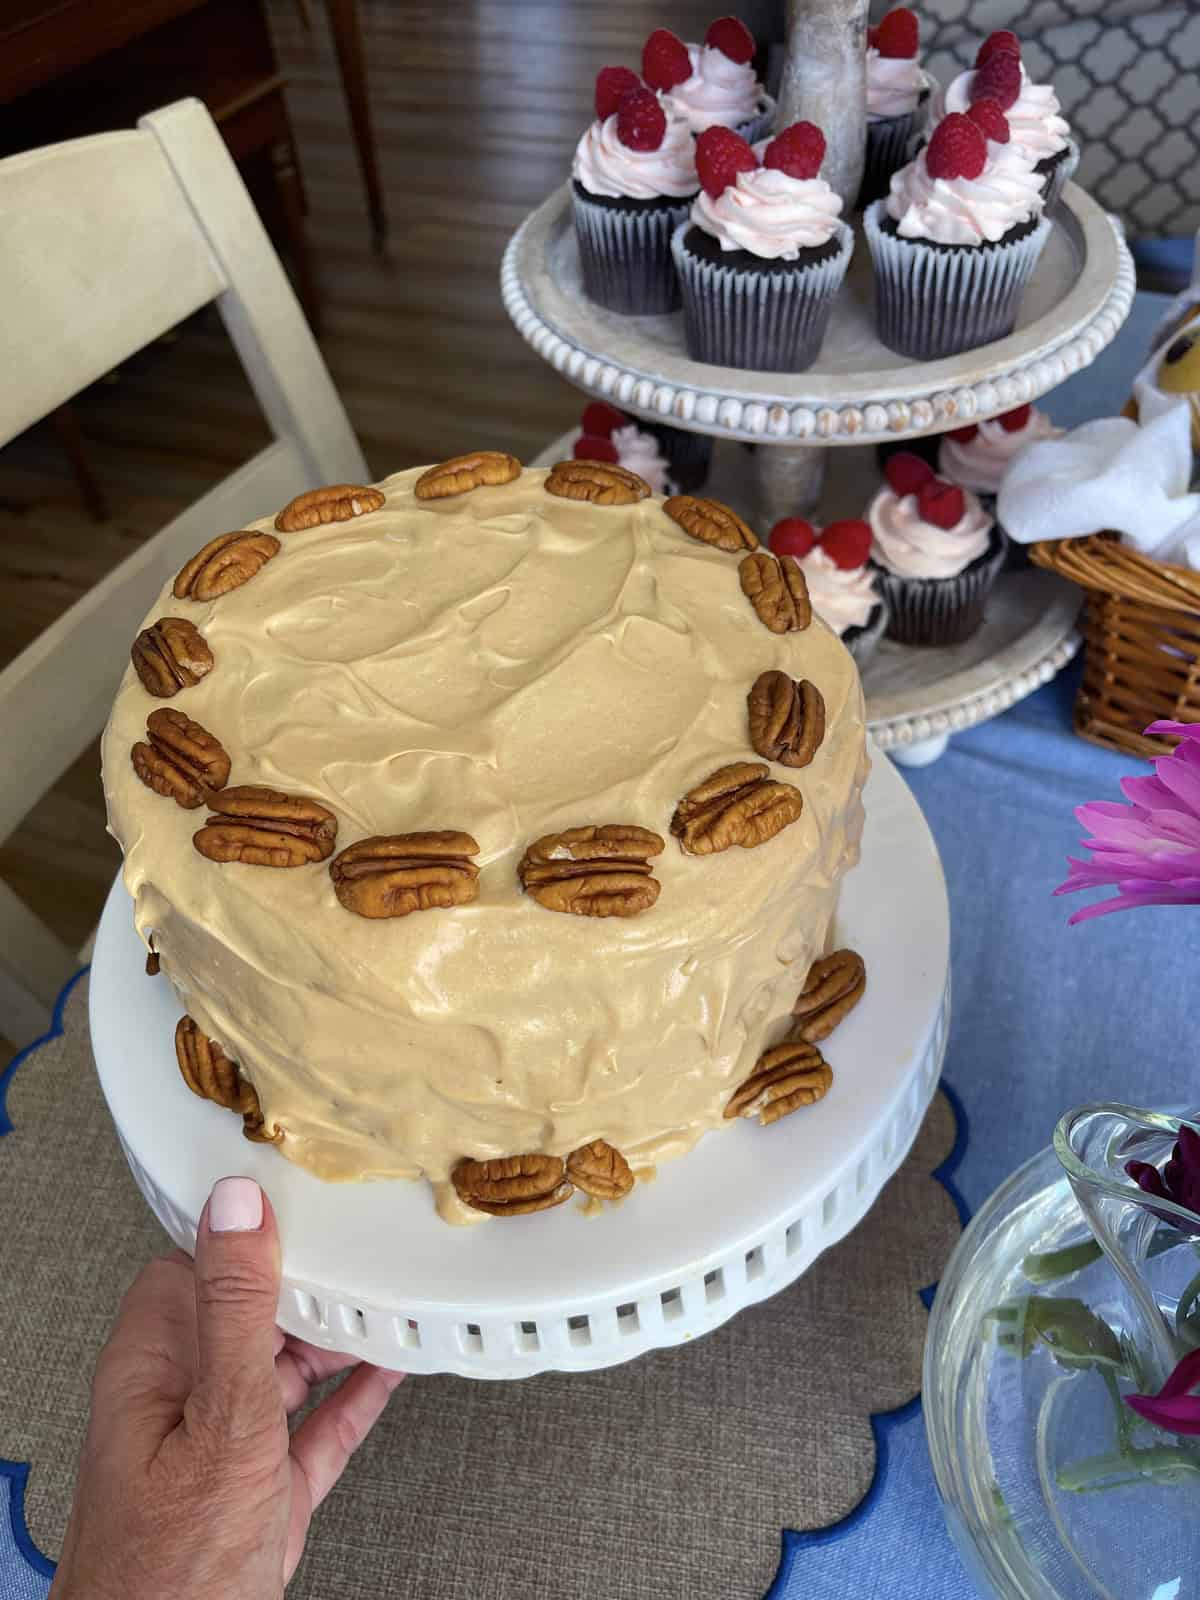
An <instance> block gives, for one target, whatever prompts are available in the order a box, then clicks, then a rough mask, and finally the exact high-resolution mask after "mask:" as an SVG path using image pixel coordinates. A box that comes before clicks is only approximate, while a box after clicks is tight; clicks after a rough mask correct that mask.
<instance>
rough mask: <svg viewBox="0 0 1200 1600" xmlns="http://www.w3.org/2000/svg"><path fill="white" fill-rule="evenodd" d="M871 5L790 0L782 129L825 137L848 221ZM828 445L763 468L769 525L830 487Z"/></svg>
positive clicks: (858, 168)
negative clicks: (806, 126)
mask: <svg viewBox="0 0 1200 1600" xmlns="http://www.w3.org/2000/svg"><path fill="white" fill-rule="evenodd" d="M868 8H869V0H788V3H787V18H788V29H787V52H786V55H785V57H784V63H783V79H782V82H781V84H780V90H779V110H778V113H777V115H776V118H775V126H776V127H777V128H788V127H790V126H791V124H792V123H793V122H799V121H800V120H801V119H802V118H803V119H805V120H806V121H808V122H815V123H816V125H817V127H818V128H820V129H821V130H822V132H823V133H824V135H825V160H824V162H823V163H822V166H821V176H822V177H823V178H824V179H825V181H826V182H827V183H828V184H829V186H830V188H831V189H833V191H834V192H835V194H838V195H840V196H841V201H842V215H843V216H845V217H849V216H850V214H851V212H852V210H853V208H854V202H855V199H856V198H857V196H858V191H859V187H860V185H861V183H862V174H863V162H864V159H865V156H866V148H867V49H866V46H867V11H868ZM826 450H827V446H825V445H823V444H803V445H790V444H777V445H773V446H772V447H771V449H770V450H765V451H763V452H762V454H761V457H760V460H759V463H758V487H759V496H758V498H759V505H760V507H761V509H762V513H763V516H764V519H765V520H766V521H767V524H768V526H769V525H770V524H772V523H775V522H778V521H779V519H780V517H786V516H791V515H793V514H794V513H795V512H797V511H812V510H813V509H814V508H815V507H816V506H817V505H818V504H819V502H820V499H821V490H822V488H823V487H824V483H825V456H826Z"/></svg>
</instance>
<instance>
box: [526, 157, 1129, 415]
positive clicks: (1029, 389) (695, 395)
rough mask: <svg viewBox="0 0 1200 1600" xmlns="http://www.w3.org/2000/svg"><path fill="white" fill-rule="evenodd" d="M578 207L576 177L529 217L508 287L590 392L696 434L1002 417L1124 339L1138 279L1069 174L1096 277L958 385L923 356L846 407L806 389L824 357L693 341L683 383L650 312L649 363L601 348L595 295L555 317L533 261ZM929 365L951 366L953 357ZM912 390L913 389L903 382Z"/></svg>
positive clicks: (548, 348)
mask: <svg viewBox="0 0 1200 1600" xmlns="http://www.w3.org/2000/svg"><path fill="white" fill-rule="evenodd" d="M569 206H570V187H569V185H564V186H563V187H562V188H561V189H559V190H557V191H556V192H555V193H554V194H552V195H551V196H550V197H549V199H547V200H546V201H544V202H543V204H542V205H541V206H539V207H538V209H537V210H536V211H534V212H532V213H531V214H530V215H529V216H528V217H526V219H525V221H524V222H523V223H522V224H521V226H520V227H519V228H518V229H517V231H516V233H515V234H514V235H513V237H512V238H511V239H510V241H509V243H508V246H507V248H506V249H505V252H504V260H503V264H502V266H501V271H500V291H501V295H502V297H503V300H504V306H505V310H506V311H507V312H508V314H509V316H510V317H511V319H512V321H513V323H514V324H515V326H516V328H517V331H518V333H520V335H521V337H522V338H523V339H525V340H526V342H527V343H528V344H530V345H532V347H533V348H534V350H536V351H537V353H538V355H540V356H541V357H542V359H543V360H545V361H548V362H549V363H550V365H551V366H552V367H554V368H555V369H556V370H557V371H558V372H560V373H562V375H563V376H564V377H565V378H567V379H569V381H570V382H572V383H574V384H576V385H577V386H578V387H579V388H581V389H583V390H585V391H586V392H587V393H589V394H593V395H596V396H598V397H600V398H601V399H605V400H611V401H613V403H614V404H616V405H619V406H621V407H622V408H623V409H625V410H628V411H631V412H635V413H637V414H639V415H641V416H643V417H648V418H652V419H655V420H658V421H663V422H669V423H671V424H673V425H674V426H676V427H680V428H684V429H686V430H688V431H691V432H696V433H708V434H712V435H714V436H715V437H717V438H725V439H740V440H743V441H749V442H751V443H764V444H770V443H774V444H779V445H788V444H793V445H804V444H808V445H816V446H822V445H846V444H872V443H876V442H881V441H887V440H895V439H900V438H905V437H911V436H913V435H919V434H922V433H937V432H944V431H946V430H948V429H950V428H954V427H961V426H964V425H966V424H967V423H969V422H972V421H979V420H986V419H987V418H988V417H993V416H998V415H1000V414H1001V413H1002V412H1004V411H1008V410H1011V409H1013V408H1014V407H1016V406H1019V405H1023V404H1024V403H1025V402H1026V401H1031V400H1035V399H1037V398H1038V396H1040V395H1043V394H1046V393H1047V392H1048V391H1049V390H1050V389H1053V388H1056V387H1057V385H1058V384H1060V383H1062V382H1064V381H1065V380H1066V379H1067V378H1069V377H1070V376H1071V375H1072V374H1073V373H1076V372H1079V371H1081V370H1083V369H1084V368H1085V367H1088V366H1090V365H1091V363H1092V362H1093V361H1094V360H1095V359H1096V357H1097V356H1098V355H1099V354H1100V352H1101V351H1102V350H1103V349H1104V348H1105V347H1106V346H1107V345H1109V344H1111V342H1112V340H1113V339H1114V338H1115V337H1116V335H1117V332H1118V331H1119V329H1120V327H1121V325H1122V323H1123V322H1124V321H1125V318H1126V317H1127V316H1128V314H1129V309H1130V306H1131V305H1132V304H1133V295H1134V290H1135V287H1136V276H1135V271H1134V265H1133V258H1132V256H1131V255H1130V253H1129V250H1128V248H1127V246H1126V244H1125V241H1124V238H1123V236H1122V234H1121V230H1120V226H1119V224H1118V223H1117V222H1116V221H1115V219H1114V218H1112V217H1111V216H1109V215H1108V214H1107V213H1106V212H1104V211H1103V210H1101V208H1100V207H1099V206H1098V205H1097V204H1096V203H1095V201H1093V200H1092V199H1090V198H1089V197H1088V195H1087V194H1085V193H1084V192H1083V190H1081V189H1080V188H1078V186H1077V185H1075V184H1068V185H1067V186H1066V188H1065V189H1064V191H1063V196H1062V200H1061V201H1060V206H1062V207H1065V209H1066V210H1067V211H1068V212H1069V213H1070V215H1071V218H1072V219H1073V223H1074V226H1075V228H1076V229H1077V230H1078V232H1079V234H1080V235H1081V237H1082V240H1083V243H1084V246H1085V251H1086V259H1085V265H1090V267H1091V273H1090V275H1089V281H1088V282H1087V283H1084V282H1082V281H1080V280H1082V279H1083V278H1084V276H1085V274H1084V273H1083V272H1081V273H1080V274H1079V277H1078V279H1077V280H1076V284H1075V287H1074V288H1073V289H1072V290H1070V291H1069V293H1068V295H1067V296H1066V298H1065V300H1064V301H1063V302H1061V303H1060V304H1059V305H1058V306H1056V307H1055V308H1053V309H1052V310H1051V311H1049V312H1047V313H1046V314H1045V315H1044V316H1042V317H1039V318H1038V319H1037V320H1036V321H1035V322H1033V323H1031V324H1030V325H1029V326H1028V327H1025V328H1019V329H1018V330H1017V331H1016V332H1015V333H1013V334H1011V335H1010V336H1009V337H1008V338H1007V339H1001V340H998V341H997V342H996V343H995V344H993V345H988V346H986V347H985V351H984V352H980V351H967V352H966V353H965V354H964V355H962V356H959V357H955V358H954V360H955V363H956V364H957V365H958V366H959V368H960V369H961V374H962V381H960V382H955V383H947V382H946V380H945V377H944V376H942V377H940V378H938V379H937V380H936V381H932V382H925V383H920V382H918V383H913V382H912V377H913V375H914V374H916V373H918V372H919V371H920V369H921V364H920V363H914V365H913V366H912V367H911V368H908V369H897V368H892V369H891V370H887V371H881V372H880V374H879V375H878V378H877V379H876V378H874V377H872V380H871V382H872V386H876V387H878V389H879V391H880V393H879V397H878V398H877V399H874V398H872V399H862V398H860V399H858V400H856V402H855V403H854V404H844V405H840V404H833V403H831V402H830V400H829V398H828V396H827V395H819V396H817V395H808V396H806V395H805V394H804V393H803V383H804V380H805V379H806V378H808V377H810V376H817V377H819V376H820V369H819V363H818V366H817V367H816V368H815V369H813V371H812V372H811V373H799V374H796V375H794V376H790V375H783V374H770V373H768V374H761V373H749V372H739V371H736V370H735V369H733V368H728V367H711V366H705V365H703V364H702V363H699V362H690V361H688V360H687V359H686V357H685V356H684V354H683V352H682V350H681V351H680V352H679V353H678V355H675V356H672V357H671V359H672V360H674V361H678V363H679V364H680V365H681V366H685V367H687V368H688V369H689V377H691V375H693V374H694V375H696V377H695V378H692V381H688V380H686V379H684V378H679V379H676V380H674V381H672V379H671V378H670V377H669V376H668V375H667V374H665V373H661V372H658V373H656V372H654V371H652V370H650V365H649V363H650V361H652V360H654V359H655V358H656V357H657V358H659V359H661V355H662V352H661V350H660V349H659V348H658V347H657V346H655V345H654V344H653V343H652V342H648V341H647V342H644V343H643V344H639V338H638V333H637V323H638V320H639V319H637V318H629V319H627V320H628V322H629V323H630V324H631V331H630V334H629V348H630V351H631V352H633V351H639V352H640V353H641V354H642V355H644V357H645V360H646V364H645V365H640V364H638V361H637V360H636V359H633V358H630V359H626V360H625V361H621V360H620V359H618V358H617V357H616V356H615V355H614V354H613V353H612V352H611V351H607V350H605V349H602V348H598V345H599V343H600V340H599V339H598V338H597V337H596V335H595V333H594V321H592V320H590V319H589V314H588V302H587V301H586V300H581V301H580V302H579V303H578V304H577V306H576V307H575V308H574V315H573V317H572V320H571V323H570V325H569V326H566V325H564V326H555V325H554V324H553V323H552V322H550V321H549V320H547V319H546V317H545V316H544V315H543V308H542V307H541V306H540V305H539V303H538V297H537V293H536V287H535V272H534V266H533V263H534V262H535V260H536V259H537V256H538V253H539V251H540V252H541V253H542V255H543V256H544V253H545V248H546V245H547V243H548V242H549V240H550V238H551V236H552V234H553V233H554V231H555V229H557V228H560V227H562V226H563V225H564V215H565V213H566V212H567V211H568V209H569ZM1068 303H1070V305H1071V306H1072V308H1073V309H1072V310H1071V313H1070V315H1069V316H1068V317H1067V318H1066V319H1065V320H1066V322H1067V331H1066V332H1065V333H1056V332H1055V331H1054V328H1055V326H1056V325H1058V326H1061V324H1062V323H1063V321H1064V318H1063V310H1064V307H1065V306H1066V305H1067V304H1068ZM928 365H930V366H934V367H940V368H943V369H944V368H945V367H946V365H947V363H946V362H936V363H928ZM981 367H982V368H983V369H984V375H982V376H980V377H978V378H977V379H975V380H974V381H972V380H971V378H970V373H971V370H972V368H974V369H976V370H978V369H979V368H981ZM705 374H712V379H711V380H710V382H709V383H708V384H705V383H704V382H703V381H700V378H701V376H702V375H705ZM722 379H724V380H725V381H724V382H722ZM779 379H784V381H786V383H787V385H788V392H787V393H786V394H783V393H780V392H779V389H778V387H777V388H775V389H774V390H772V389H771V387H770V385H771V383H772V381H773V380H779ZM826 381H828V380H826ZM845 381H846V382H847V384H848V385H849V384H851V383H852V384H853V385H855V386H857V385H859V384H860V383H862V382H863V381H864V379H863V375H862V374H861V373H854V374H847V375H846V380H845ZM760 384H761V385H762V387H761V389H759V385H760ZM902 388H907V389H908V391H909V392H908V393H907V394H903V393H897V392H896V391H897V390H900V389H902ZM756 389H758V392H755V391H756ZM889 391H892V392H891V393H890V394H889Z"/></svg>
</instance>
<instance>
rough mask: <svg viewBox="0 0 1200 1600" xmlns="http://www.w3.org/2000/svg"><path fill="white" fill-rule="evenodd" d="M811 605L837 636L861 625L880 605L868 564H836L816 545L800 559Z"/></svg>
mask: <svg viewBox="0 0 1200 1600" xmlns="http://www.w3.org/2000/svg"><path fill="white" fill-rule="evenodd" d="M799 564H800V567H801V570H802V571H803V573H804V580H805V582H806V583H807V584H808V598H809V599H810V600H811V601H812V608H813V610H814V611H815V612H816V613H817V615H818V616H819V617H820V619H821V621H822V622H826V623H828V624H829V626H830V627H831V628H832V629H833V631H834V632H835V633H836V634H838V635H839V637H840V635H842V634H843V633H845V631H846V629H847V628H863V627H865V626H866V623H867V618H868V617H869V616H870V615H871V612H872V611H874V609H875V607H876V606H877V605H878V604H879V596H878V594H877V593H876V591H875V578H874V576H873V574H872V573H871V571H870V569H869V568H867V567H851V568H844V567H839V566H838V564H837V562H836V561H834V559H833V558H832V556H828V555H826V553H825V551H824V550H822V549H821V547H820V545H815V546H814V547H813V548H812V549H811V550H810V551H809V552H808V554H807V555H806V556H802V557H801V558H800V563H799Z"/></svg>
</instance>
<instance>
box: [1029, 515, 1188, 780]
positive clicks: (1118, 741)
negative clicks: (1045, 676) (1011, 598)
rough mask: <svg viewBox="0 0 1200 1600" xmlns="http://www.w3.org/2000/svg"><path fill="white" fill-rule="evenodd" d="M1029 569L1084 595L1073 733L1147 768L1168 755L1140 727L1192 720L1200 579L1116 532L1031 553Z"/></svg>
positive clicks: (1050, 543)
mask: <svg viewBox="0 0 1200 1600" xmlns="http://www.w3.org/2000/svg"><path fill="white" fill-rule="evenodd" d="M1029 557H1030V560H1031V561H1033V562H1034V564H1035V565H1036V566H1039V567H1045V568H1046V569H1047V570H1048V571H1049V572H1057V573H1060V574H1061V575H1062V577H1064V578H1070V580H1071V581H1072V582H1073V583H1077V584H1079V586H1080V588H1081V589H1083V591H1084V595H1085V599H1086V606H1085V609H1084V615H1083V622H1082V625H1081V631H1082V633H1083V641H1084V664H1083V682H1082V683H1081V684H1080V686H1079V694H1078V697H1077V698H1076V701H1075V731H1076V732H1077V733H1078V734H1079V735H1080V736H1081V737H1082V738H1084V739H1090V740H1091V741H1092V743H1093V744H1102V745H1105V746H1107V747H1108V749H1110V750H1121V751H1127V752H1131V753H1132V754H1134V755H1138V756H1143V757H1145V758H1146V759H1147V760H1148V759H1149V758H1150V757H1151V756H1157V755H1163V754H1165V753H1166V752H1167V751H1169V750H1171V749H1172V748H1173V747H1174V744H1175V741H1174V740H1171V739H1147V738H1145V736H1144V735H1143V733H1142V729H1143V728H1144V727H1146V725H1147V724H1148V723H1151V722H1157V721H1161V720H1169V721H1172V722H1200V572H1193V571H1191V570H1190V569H1189V568H1188V567H1176V566H1168V565H1167V563H1166V562H1163V561H1152V560H1151V559H1150V558H1149V557H1148V556H1143V555H1140V554H1139V553H1138V552H1137V551H1136V550H1133V549H1131V548H1130V546H1129V545H1126V544H1122V543H1121V541H1120V540H1119V539H1118V538H1117V536H1116V535H1115V534H1111V533H1096V534H1092V535H1091V536H1090V537H1088V538H1086V539H1061V540H1047V541H1045V542H1043V543H1041V544H1034V545H1031V546H1030V547H1029Z"/></svg>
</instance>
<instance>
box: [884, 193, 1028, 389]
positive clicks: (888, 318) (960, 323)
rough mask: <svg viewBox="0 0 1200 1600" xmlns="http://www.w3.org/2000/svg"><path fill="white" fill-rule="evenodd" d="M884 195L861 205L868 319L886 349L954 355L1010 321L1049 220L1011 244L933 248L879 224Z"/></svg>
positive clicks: (1009, 326) (930, 357) (921, 355)
mask: <svg viewBox="0 0 1200 1600" xmlns="http://www.w3.org/2000/svg"><path fill="white" fill-rule="evenodd" d="M884 215H885V212H884V203H883V201H882V200H876V201H875V202H874V204H873V205H870V206H868V207H867V209H866V211H865V212H864V213H863V227H864V230H865V232H866V235H867V244H868V246H869V248H870V251H871V258H872V260H873V262H874V265H875V323H876V327H877V329H878V333H879V337H880V338H881V339H882V340H883V342H884V344H886V345H887V347H888V349H889V350H895V351H896V352H897V353H898V354H899V355H904V356H912V357H913V358H914V359H916V360H918V361H936V360H937V359H938V358H939V357H942V356H954V355H959V354H960V353H961V352H962V351H964V350H974V349H976V348H977V347H978V346H979V345H983V344H991V343H992V342H993V340H995V339H1003V338H1005V337H1006V335H1008V334H1010V333H1011V332H1012V330H1013V328H1014V327H1015V325H1016V321H1017V314H1018V312H1019V311H1020V308H1021V296H1022V294H1023V293H1024V292H1025V286H1026V284H1027V283H1028V282H1029V279H1030V277H1031V276H1032V275H1033V269H1034V268H1035V267H1036V266H1037V263H1038V257H1039V256H1040V255H1041V253H1042V250H1043V248H1044V246H1045V243H1046V240H1047V239H1048V238H1049V236H1050V228H1051V223H1050V221H1049V219H1048V218H1047V217H1044V216H1043V217H1042V218H1041V219H1040V220H1039V222H1038V225H1037V227H1036V228H1035V229H1034V230H1033V232H1032V233H1028V234H1026V235H1025V237H1024V238H1022V239H1016V240H1014V241H1013V242H1012V243H1011V244H982V245H978V246H975V247H972V248H970V249H967V248H962V249H955V250H937V249H934V248H932V247H931V246H930V245H929V244H927V243H925V242H923V241H922V240H920V239H902V238H901V237H900V236H899V235H898V234H894V233H885V232H884V230H883V227H882V222H883V218H884Z"/></svg>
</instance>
